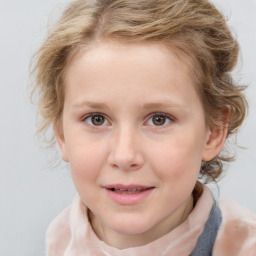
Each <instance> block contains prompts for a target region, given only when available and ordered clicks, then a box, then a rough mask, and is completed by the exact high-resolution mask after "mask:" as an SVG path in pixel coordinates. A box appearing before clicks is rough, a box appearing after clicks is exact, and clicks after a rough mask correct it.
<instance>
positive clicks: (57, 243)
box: [46, 207, 71, 256]
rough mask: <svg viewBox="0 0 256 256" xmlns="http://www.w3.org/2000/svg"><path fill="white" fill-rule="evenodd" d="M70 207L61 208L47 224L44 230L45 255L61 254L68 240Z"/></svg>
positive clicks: (57, 255) (55, 255) (56, 255)
mask: <svg viewBox="0 0 256 256" xmlns="http://www.w3.org/2000/svg"><path fill="white" fill-rule="evenodd" d="M70 208H71V207H68V208H66V209H65V210H63V211H62V212H61V213H60V214H59V215H58V216H57V217H55V218H54V220H53V221H52V222H51V223H50V224H49V226H48V228H47V231H46V249H47V256H61V255H63V254H62V252H63V251H64V250H65V247H66V245H67V244H68V241H69V240H70V236H71V234H70V226H69V218H70Z"/></svg>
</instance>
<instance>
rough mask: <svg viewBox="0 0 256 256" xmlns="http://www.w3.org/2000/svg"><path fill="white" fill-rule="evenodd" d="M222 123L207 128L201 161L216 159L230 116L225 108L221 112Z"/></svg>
mask: <svg viewBox="0 0 256 256" xmlns="http://www.w3.org/2000/svg"><path fill="white" fill-rule="evenodd" d="M222 114H223V122H219V123H218V124H215V125H214V126H213V127H212V128H209V131H208V134H207V136H206V144H205V148H204V152H203V155H202V161H205V162H207V161H210V160H212V159H213V158H214V157H216V156H217V155H218V154H219V153H220V152H221V150H222V148H223V146H224V144H225V141H226V138H227V134H228V123H229V120H230V116H231V111H230V110H229V109H228V108H226V109H225V110H223V111H222Z"/></svg>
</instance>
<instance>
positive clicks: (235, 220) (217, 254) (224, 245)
mask: <svg viewBox="0 0 256 256" xmlns="http://www.w3.org/2000/svg"><path fill="white" fill-rule="evenodd" d="M219 207H220V210H221V214H222V224H221V226H220V229H219V232H218V235H217V238H216V241H215V245H214V249H213V256H222V255H225V256H236V255H237V256H238V255H239V256H255V255H256V215H255V214H254V213H253V212H251V211H250V210H249V209H247V208H245V207H243V206H241V205H239V204H238V203H237V202H235V201H233V200H221V201H220V202H219Z"/></svg>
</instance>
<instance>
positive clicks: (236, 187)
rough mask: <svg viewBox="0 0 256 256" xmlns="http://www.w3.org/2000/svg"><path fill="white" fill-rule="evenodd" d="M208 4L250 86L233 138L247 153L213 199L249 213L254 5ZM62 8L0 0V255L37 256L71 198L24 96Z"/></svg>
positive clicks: (255, 111)
mask: <svg viewBox="0 0 256 256" xmlns="http://www.w3.org/2000/svg"><path fill="white" fill-rule="evenodd" d="M214 2H215V3H217V4H218V6H219V7H220V9H222V10H223V11H224V12H225V14H226V15H227V16H228V17H230V21H229V24H230V26H231V27H232V29H233V30H234V32H235V33H236V34H237V37H238V40H239V42H240V45H241V49H242V52H241V58H240V62H239V66H238V69H237V71H236V76H237V77H238V78H239V79H241V82H242V83H245V84H249V85H250V87H249V88H248V90H247V95H248V97H249V103H250V114H249V116H248V118H247V121H246V123H245V125H244V127H243V129H242V130H241V133H240V135H239V136H238V138H237V140H238V143H239V144H240V145H242V146H244V147H247V149H245V150H242V149H238V150H237V155H238V156H237V161H236V162H235V163H232V164H230V166H229V172H228V174H227V176H226V177H225V179H223V181H222V182H221V183H220V191H221V192H220V197H221V198H223V197H229V198H233V199H235V200H237V201H238V202H239V203H241V204H243V205H245V206H247V207H249V208H250V209H251V210H253V211H254V212H256V199H255V192H256V182H255V181H256V170H255V159H256V136H255V133H256V72H255V66H256V50H255V46H256V29H255V24H256V15H255V13H256V0H244V1H241V0H215V1H214ZM64 4H65V2H64V1H60V0H44V1H42V0H40V1H39V0H8V1H7V0H0V50H1V52H0V86H1V87H0V88H1V93H0V159H1V171H0V256H41V255H44V250H45V249H44V234H45V231H46V227H47V225H48V224H49V222H50V220H52V219H53V218H54V216H56V215H57V214H58V213H59V212H60V211H61V210H62V209H63V208H65V207H66V206H67V205H69V204H70V202H71V200H72V198H73V196H74V194H75V190H74V187H73V185H72V182H71V178H70V175H69V171H68V168H65V167H64V168H58V169H57V170H56V169H54V168H49V167H47V163H48V161H49V158H48V155H49V154H51V152H48V155H47V152H46V151H44V150H42V149H40V148H39V146H38V145H37V144H36V143H35V139H34V135H33V134H34V132H35V127H34V123H35V121H34V120H35V109H34V107H33V106H32V105H31V104H30V102H29V99H28V97H27V86H28V85H29V74H28V69H29V60H30V58H31V56H32V53H33V52H34V51H35V49H37V48H38V46H39V45H40V43H41V42H42V39H43V38H44V36H45V33H46V28H47V26H48V17H49V16H50V20H51V21H52V20H55V19H56V17H57V16H58V13H59V10H62V9H63V6H64ZM53 10H54V11H53ZM239 73H240V74H242V75H238V74H239ZM213 189H214V190H216V188H214V187H213Z"/></svg>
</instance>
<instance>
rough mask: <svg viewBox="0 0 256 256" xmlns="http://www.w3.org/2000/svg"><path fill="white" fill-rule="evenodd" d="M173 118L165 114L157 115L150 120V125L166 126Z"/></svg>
mask: <svg viewBox="0 0 256 256" xmlns="http://www.w3.org/2000/svg"><path fill="white" fill-rule="evenodd" d="M171 121H173V118H172V117H171V116H169V115H166V114H163V113H155V114H154V115H153V116H151V118H150V119H149V120H148V124H149V125H152V126H166V125H167V124H169V123H170V122H171Z"/></svg>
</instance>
